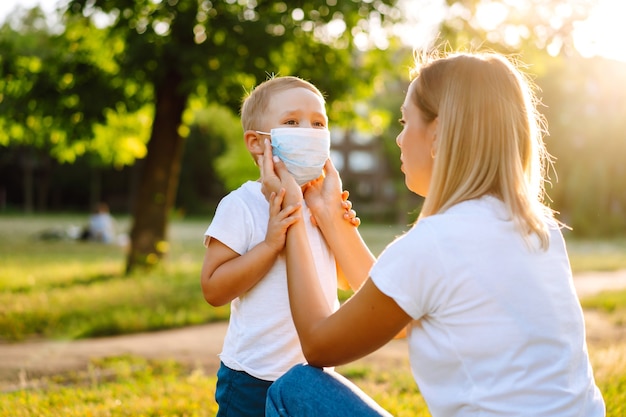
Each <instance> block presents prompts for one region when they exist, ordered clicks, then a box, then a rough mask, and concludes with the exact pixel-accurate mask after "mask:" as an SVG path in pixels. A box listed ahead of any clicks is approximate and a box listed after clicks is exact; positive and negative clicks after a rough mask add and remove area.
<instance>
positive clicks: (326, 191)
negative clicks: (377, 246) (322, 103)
mask: <svg viewBox="0 0 626 417" xmlns="http://www.w3.org/2000/svg"><path fill="white" fill-rule="evenodd" d="M324 172H325V176H324V177H323V178H322V179H318V180H316V181H314V182H312V183H310V184H309V185H308V186H307V187H306V188H305V191H304V198H305V200H306V202H307V206H308V207H309V209H310V210H311V213H312V214H313V217H314V218H315V222H316V223H317V226H318V227H319V228H320V230H321V231H322V234H323V235H324V239H325V240H326V242H327V243H328V245H329V247H330V249H331V251H332V252H333V255H334V256H335V259H336V260H337V263H338V264H339V267H340V268H341V270H342V271H343V273H344V275H345V277H346V279H347V281H348V283H349V284H350V287H351V288H352V289H353V290H357V289H358V288H359V287H360V286H361V285H362V284H363V282H365V280H366V279H367V277H368V274H369V271H370V269H371V267H372V265H374V262H375V260H376V258H375V257H374V255H373V254H372V253H371V251H370V250H369V248H368V247H367V245H366V244H365V242H364V241H363V239H362V237H361V234H360V233H359V231H358V229H357V228H356V227H354V225H353V224H352V223H351V222H348V221H346V219H347V218H348V217H349V214H348V212H349V211H350V210H346V207H345V204H346V203H345V200H346V197H347V196H345V195H344V192H343V191H342V185H341V178H340V177H339V173H338V172H337V170H336V169H335V166H334V165H333V163H332V161H331V160H330V159H329V160H328V161H326V165H325V166H324Z"/></svg>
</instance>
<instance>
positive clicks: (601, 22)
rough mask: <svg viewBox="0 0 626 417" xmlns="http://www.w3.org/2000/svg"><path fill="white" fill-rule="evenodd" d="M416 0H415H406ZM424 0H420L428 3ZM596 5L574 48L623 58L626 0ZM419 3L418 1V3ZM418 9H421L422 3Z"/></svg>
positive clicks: (50, 4)
mask: <svg viewBox="0 0 626 417" xmlns="http://www.w3.org/2000/svg"><path fill="white" fill-rule="evenodd" d="M59 1H61V2H63V3H65V1H66V0H0V22H2V21H4V20H5V18H6V16H7V14H8V13H10V12H11V11H12V10H14V8H15V7H16V6H17V5H18V4H19V5H20V6H21V7H24V8H31V7H33V6H34V5H36V4H39V5H40V6H41V7H42V8H43V9H44V11H46V12H49V13H52V12H53V11H54V9H55V7H56V5H57V4H58V2H59ZM408 2H415V3H416V2H417V0H408ZM432 3H433V2H432V1H426V2H424V3H422V5H423V4H431V5H432ZM596 3H597V5H596V7H595V8H594V11H593V12H592V14H591V15H590V16H589V18H588V19H587V20H586V21H584V22H581V23H580V24H579V25H577V26H576V28H575V33H574V42H575V45H576V48H577V49H578V51H579V52H580V53H581V55H583V56H585V57H593V56H596V55H598V56H603V57H605V58H609V59H614V60H618V61H622V62H626V45H625V44H624V43H623V40H624V39H626V25H625V24H624V17H626V1H624V0H596ZM420 7H421V5H420ZM421 11H422V12H423V11H424V9H423V7H421Z"/></svg>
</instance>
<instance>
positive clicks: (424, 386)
mask: <svg viewBox="0 0 626 417" xmlns="http://www.w3.org/2000/svg"><path fill="white" fill-rule="evenodd" d="M531 243H532V244H531V245H529V242H527V241H525V240H524V239H523V238H522V236H521V235H520V233H518V232H517V230H516V228H515V226H514V224H513V222H512V221H511V220H510V218H509V216H508V215H507V212H506V209H505V206H504V204H503V203H502V202H501V201H500V200H498V199H496V198H494V197H489V196H487V197H483V198H480V199H476V200H470V201H465V202H462V203H460V204H457V205H455V206H453V207H451V208H450V209H448V210H447V211H446V212H445V213H442V214H438V215H434V216H429V217H427V218H424V219H422V220H420V221H419V222H418V223H417V224H416V225H415V226H414V227H413V228H412V229H411V230H410V231H408V232H407V233H406V234H405V235H403V236H401V237H400V238H398V239H397V240H396V241H395V242H393V243H392V244H390V245H389V246H388V247H387V248H386V249H385V251H384V252H383V253H382V254H381V255H380V257H379V259H378V262H377V263H376V264H375V265H374V267H373V268H372V270H371V274H370V275H371V277H372V279H373V281H374V283H375V284H376V286H377V287H378V288H379V289H380V290H381V291H382V292H383V293H384V294H386V295H388V296H389V297H391V298H393V299H394V300H395V301H396V302H397V303H398V305H399V306H400V307H401V308H402V309H403V310H404V311H405V312H406V313H407V314H409V315H410V316H411V317H412V318H413V319H414V320H415V321H414V322H413V324H412V327H411V331H410V333H409V336H408V340H409V354H410V360H411V368H412V371H413V375H414V378H415V380H416V381H417V383H418V386H419V388H420V391H421V392H422V394H423V396H424V399H425V400H426V402H427V404H428V407H429V410H430V412H431V413H432V415H433V416H434V417H440V416H485V417H486V416H529V417H531V416H532V417H540V416H545V417H559V416H563V417H565V416H568V417H569V416H585V417H595V416H604V415H605V406H604V402H603V400H602V396H601V394H600V392H599V390H598V388H597V387H596V385H595V382H594V378H593V374H592V369H591V366H590V364H589V359H588V353H587V348H586V343H585V330H584V322H583V315H582V309H581V307H580V304H579V301H578V298H577V296H576V292H575V288H574V285H573V281H572V274H571V270H570V266H569V260H568V257H567V254H566V250H565V244H564V241H563V237H562V235H561V232H560V230H559V229H558V228H557V227H556V226H554V227H552V228H551V235H550V247H549V249H548V250H547V251H543V250H541V249H540V248H539V245H538V241H536V240H534V241H531ZM531 246H534V248H531Z"/></svg>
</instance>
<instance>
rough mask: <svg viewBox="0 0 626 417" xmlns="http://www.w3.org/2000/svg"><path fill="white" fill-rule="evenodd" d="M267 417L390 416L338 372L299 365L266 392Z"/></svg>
mask: <svg viewBox="0 0 626 417" xmlns="http://www.w3.org/2000/svg"><path fill="white" fill-rule="evenodd" d="M265 415H266V417H308V416H311V417H324V416H332V417H354V416H359V417H370V416H372V417H373V416H377V417H380V416H385V417H390V416H391V414H389V413H388V412H386V411H385V410H383V409H382V407H380V406H379V405H378V404H376V402H374V400H372V399H371V398H370V397H368V396H367V395H366V394H365V393H364V392H363V391H361V390H360V389H359V388H358V387H357V386H356V385H354V384H353V383H352V382H350V381H349V380H347V379H346V378H344V377H343V376H341V375H339V374H338V373H336V372H328V371H323V370H322V369H319V368H314V367H312V366H308V365H296V366H294V367H293V368H291V369H290V370H289V372H287V373H286V374H285V375H283V376H282V377H280V378H278V380H276V382H274V383H273V384H272V386H271V387H270V388H269V390H268V392H267V402H266V404H265Z"/></svg>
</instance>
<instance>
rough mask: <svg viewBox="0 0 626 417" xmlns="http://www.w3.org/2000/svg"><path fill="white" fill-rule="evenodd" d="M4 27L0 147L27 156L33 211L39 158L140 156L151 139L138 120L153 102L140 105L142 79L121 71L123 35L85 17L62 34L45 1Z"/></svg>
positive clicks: (125, 160) (120, 161)
mask: <svg viewBox="0 0 626 417" xmlns="http://www.w3.org/2000/svg"><path fill="white" fill-rule="evenodd" d="M12 23H13V24H16V25H17V27H16V28H14V27H13V26H12ZM0 34H1V36H0V49H1V50H2V57H1V58H0V146H5V147H8V146H12V147H13V148H14V150H15V151H16V152H17V153H18V154H19V155H21V156H22V157H21V160H22V161H23V163H22V167H23V171H24V175H23V177H24V195H25V196H26V198H25V200H26V201H25V208H26V210H27V211H31V210H32V208H33V203H32V200H33V198H32V189H33V185H32V184H33V180H32V178H33V170H34V168H35V165H36V164H44V163H48V164H49V161H50V158H52V159H54V160H56V161H58V162H61V163H63V162H69V163H72V162H74V161H75V160H76V159H77V158H79V157H86V158H88V159H89V160H90V161H91V164H92V165H93V166H99V165H111V164H115V165H118V166H119V165H126V164H130V163H132V162H134V159H135V158H136V157H138V156H141V151H142V147H143V145H144V143H145V139H143V137H142V136H144V135H143V134H142V133H143V132H142V129H141V128H142V125H141V123H138V122H137V120H139V121H141V120H142V117H143V120H145V115H146V113H148V114H149V113H150V109H148V108H143V109H141V108H140V107H139V106H140V105H141V104H142V103H143V102H144V101H145V99H143V98H142V97H141V93H140V94H132V93H133V92H134V91H137V90H138V87H137V84H136V83H135V82H134V81H133V80H122V79H120V78H119V76H118V68H117V66H116V64H115V59H114V56H115V54H116V53H118V52H120V51H121V48H122V47H123V44H121V43H120V40H119V39H115V38H113V37H108V36H106V33H105V32H104V31H102V30H99V29H98V28H96V27H95V26H93V24H91V22H90V21H89V20H87V19H84V18H80V17H79V18H72V19H67V21H66V22H65V28H64V31H62V32H60V33H57V32H56V31H55V30H54V29H53V28H51V27H49V26H48V24H47V21H46V19H45V16H44V15H43V13H42V11H41V10H40V9H39V8H33V9H31V10H30V11H28V12H26V14H25V15H24V16H23V18H22V19H21V20H19V21H17V22H16V21H15V20H14V21H12V22H8V23H5V24H4V25H3V26H2V27H1V28H0ZM102 91H106V92H107V94H99V92H102ZM144 94H145V93H144ZM148 94H149V93H148ZM107 106H109V109H115V112H111V111H110V110H109V111H107V110H106V109H107ZM136 112H139V113H136ZM129 113H130V114H131V115H132V116H131V117H130V119H132V122H130V121H129V117H128V114H129ZM94 129H95V130H94ZM109 129H113V130H115V134H110V133H111V132H110V130H109ZM120 129H125V131H126V134H120ZM94 136H95V139H94ZM103 138H107V139H106V140H102V139H103ZM111 149H115V152H111ZM41 200H44V199H41Z"/></svg>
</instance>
